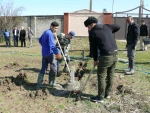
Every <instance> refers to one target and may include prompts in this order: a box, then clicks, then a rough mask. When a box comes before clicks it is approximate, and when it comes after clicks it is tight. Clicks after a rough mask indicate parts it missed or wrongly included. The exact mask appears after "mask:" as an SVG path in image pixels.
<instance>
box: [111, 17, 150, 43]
mask: <svg viewBox="0 0 150 113" xmlns="http://www.w3.org/2000/svg"><path fill="white" fill-rule="evenodd" d="M141 20H144V21H145V23H146V25H147V26H148V31H149V36H150V18H142V19H141ZM134 21H135V22H136V23H138V17H134ZM113 23H116V24H118V25H120V26H121V29H120V30H119V31H118V32H117V33H115V38H116V39H119V40H125V39H126V34H127V28H128V24H127V23H126V17H114V18H113Z"/></svg>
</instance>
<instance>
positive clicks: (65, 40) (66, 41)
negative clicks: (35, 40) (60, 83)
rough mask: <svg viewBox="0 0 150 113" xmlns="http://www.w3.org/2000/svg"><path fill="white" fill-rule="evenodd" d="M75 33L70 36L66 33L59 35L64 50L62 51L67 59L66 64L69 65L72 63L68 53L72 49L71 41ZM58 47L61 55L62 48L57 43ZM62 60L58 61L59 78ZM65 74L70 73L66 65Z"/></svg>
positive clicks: (71, 32)
mask: <svg viewBox="0 0 150 113" xmlns="http://www.w3.org/2000/svg"><path fill="white" fill-rule="evenodd" d="M74 36H75V33H74V32H73V31H70V32H69V33H68V34H64V33H60V34H59V35H57V38H58V41H59V43H60V46H61V48H62V51H63V53H64V55H65V57H66V62H67V64H68V63H69V62H70V57H69V55H68V51H69V49H70V43H71V39H72V38H74ZM56 46H57V48H58V50H59V53H61V51H60V47H59V45H58V42H57V43H56ZM60 63H61V61H60V60H57V76H60V74H61V73H60V71H59V69H60ZM63 72H68V71H67V65H66V64H65V66H64V68H63Z"/></svg>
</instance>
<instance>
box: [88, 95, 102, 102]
mask: <svg viewBox="0 0 150 113" xmlns="http://www.w3.org/2000/svg"><path fill="white" fill-rule="evenodd" d="M90 100H91V101H92V102H97V103H104V98H101V97H99V96H95V97H90Z"/></svg>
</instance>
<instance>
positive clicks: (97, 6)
mask: <svg viewBox="0 0 150 113" xmlns="http://www.w3.org/2000/svg"><path fill="white" fill-rule="evenodd" d="M7 1H10V0H3V2H7ZM11 1H12V2H13V3H14V7H15V8H16V7H24V8H25V10H24V11H23V12H22V13H21V15H22V16H27V15H63V14H64V13H65V12H74V11H78V10H82V9H89V3H90V0H11ZM92 1H93V2H92V10H93V11H96V12H102V11H103V9H104V8H106V9H107V12H112V4H113V0H92ZM139 5H140V0H114V5H113V12H122V11H126V10H130V9H133V8H135V7H137V6H139ZM144 5H145V8H147V9H150V0H144ZM133 13H138V10H135V11H133ZM145 13H148V14H150V12H146V11H145Z"/></svg>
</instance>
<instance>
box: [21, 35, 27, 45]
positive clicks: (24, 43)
mask: <svg viewBox="0 0 150 113" xmlns="http://www.w3.org/2000/svg"><path fill="white" fill-rule="evenodd" d="M23 45H24V47H26V40H25V37H23V38H22V39H21V47H23Z"/></svg>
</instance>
